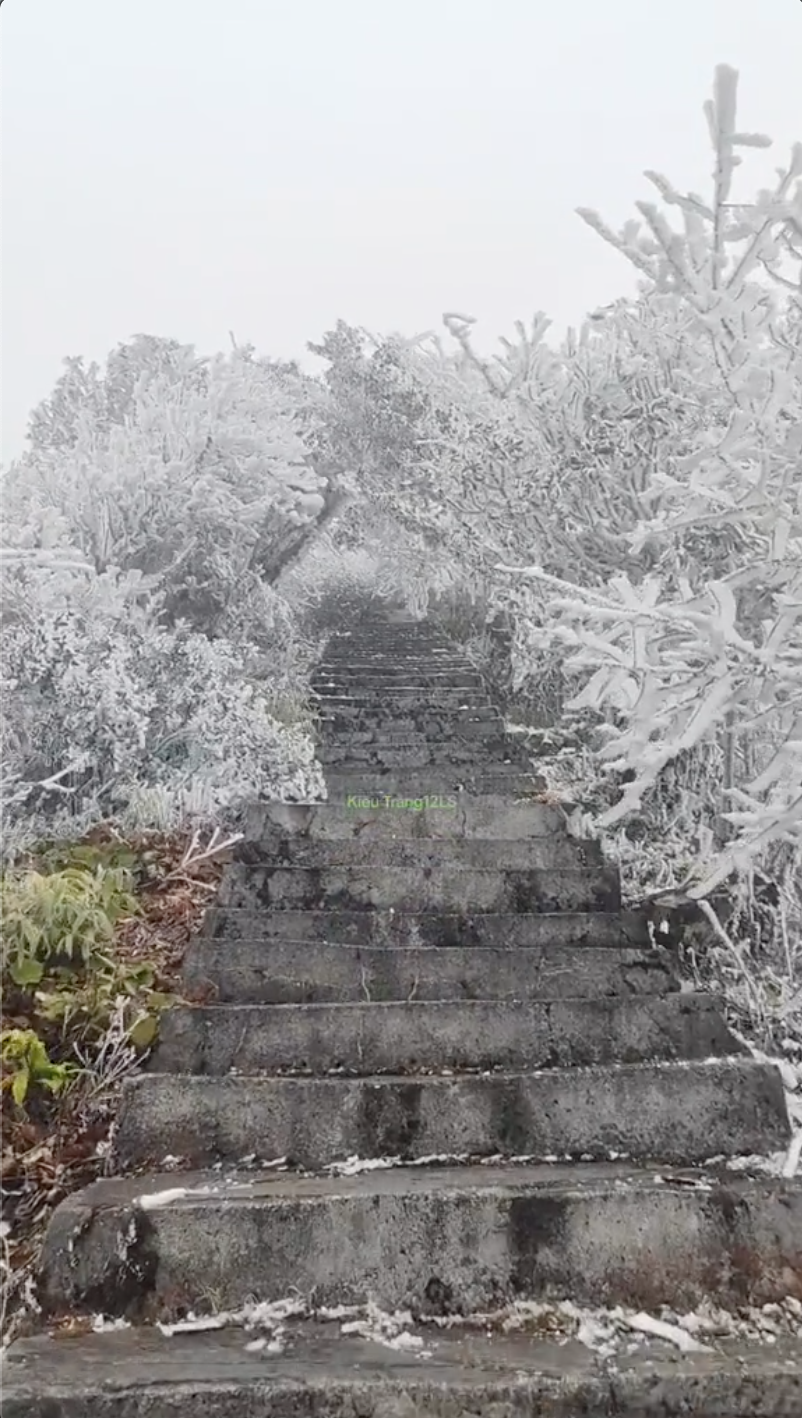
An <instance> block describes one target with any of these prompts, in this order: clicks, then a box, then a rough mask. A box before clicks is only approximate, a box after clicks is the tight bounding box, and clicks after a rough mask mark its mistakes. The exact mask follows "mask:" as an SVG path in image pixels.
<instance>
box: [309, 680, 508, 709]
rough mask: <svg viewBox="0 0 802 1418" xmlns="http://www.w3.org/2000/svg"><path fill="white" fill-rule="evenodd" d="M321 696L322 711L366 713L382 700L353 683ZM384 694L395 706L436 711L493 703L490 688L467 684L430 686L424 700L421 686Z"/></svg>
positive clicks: (488, 706) (375, 707) (376, 706)
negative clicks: (468, 685) (432, 687)
mask: <svg viewBox="0 0 802 1418" xmlns="http://www.w3.org/2000/svg"><path fill="white" fill-rule="evenodd" d="M317 698H318V700H319V706H320V709H321V711H324V710H329V709H330V710H332V711H335V710H336V711H337V712H340V711H342V710H346V709H348V710H350V709H353V710H355V711H357V712H359V713H362V714H365V713H370V712H371V711H374V712H375V710H376V709H377V708H380V707H381V700H380V701H379V702H378V703H377V696H376V694H375V693H374V692H373V691H372V690H370V689H366V690H360V691H359V693H355V692H354V688H353V686H352V685H349V686H348V688H347V689H343V690H342V691H341V692H340V693H335V692H333V691H332V692H331V693H328V692H327V693H325V694H322V695H318V696H317ZM383 698H384V702H386V703H388V704H390V705H391V707H393V708H396V707H397V706H400V707H405V706H413V707H415V708H420V707H421V705H422V704H423V705H425V707H426V709H428V710H431V711H432V712H436V711H438V710H440V709H453V710H459V709H461V708H463V707H464V708H466V709H468V708H490V707H492V703H491V700H490V698H489V696H488V694H487V691H486V690H482V691H481V692H477V691H476V690H474V689H469V690H468V691H467V692H466V690H465V687H464V685H456V686H453V687H450V688H449V687H448V686H446V687H444V688H442V689H431V688H430V689H427V690H426V694H425V698H424V699H423V700H422V699H421V691H420V690H419V689H395V688H394V689H393V690H392V691H386V692H385V694H384V696H383Z"/></svg>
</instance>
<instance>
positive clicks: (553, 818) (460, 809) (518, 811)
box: [236, 793, 567, 861]
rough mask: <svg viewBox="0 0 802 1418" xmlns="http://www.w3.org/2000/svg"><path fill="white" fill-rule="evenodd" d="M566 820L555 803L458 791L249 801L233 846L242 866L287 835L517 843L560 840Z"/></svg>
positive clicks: (313, 838) (317, 838)
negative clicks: (475, 795) (313, 800)
mask: <svg viewBox="0 0 802 1418" xmlns="http://www.w3.org/2000/svg"><path fill="white" fill-rule="evenodd" d="M566 824H567V818H566V815H565V812H564V811H563V809H562V808H561V807H559V806H551V805H549V804H547V803H537V802H522V803H515V802H512V801H511V800H510V799H509V798H507V797H502V796H500V795H499V796H497V797H485V798H469V797H468V796H467V795H465V794H463V793H459V794H458V793H450V794H427V795H426V796H424V797H420V798H415V797H408V796H403V797H400V798H399V797H396V796H391V795H389V794H388V795H387V797H384V796H382V795H379V794H373V795H371V796H369V797H368V796H363V795H362V794H358V793H352V794H351V795H350V796H349V797H347V798H345V800H340V801H334V802H331V801H330V802H327V803H318V804H305V803H255V804H254V805H253V806H252V807H251V808H250V809H249V810H248V812H247V814H246V817H245V823H244V827H243V831H244V834H245V841H244V842H241V843H239V844H238V847H237V850H236V856H237V859H238V860H241V861H260V860H262V859H263V858H262V853H263V852H266V851H272V850H273V847H274V844H275V843H276V842H277V841H279V840H281V839H282V838H287V837H289V836H294V837H302V838H304V839H308V840H309V841H331V840H346V841H347V840H348V839H349V838H353V839H355V840H362V841H368V842H379V841H383V840H390V841H395V840H400V841H417V840H419V839H420V840H427V841H431V840H434V841H438V840H446V841H449V842H455V841H468V840H470V841H497V840H499V839H500V838H505V839H507V840H512V839H515V840H517V841H527V842H529V841H531V840H532V839H535V840H537V839H540V838H545V839H552V838H557V839H561V838H562V837H564V836H565V834H566Z"/></svg>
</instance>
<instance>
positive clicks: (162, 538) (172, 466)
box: [3, 336, 335, 633]
mask: <svg viewBox="0 0 802 1418" xmlns="http://www.w3.org/2000/svg"><path fill="white" fill-rule="evenodd" d="M299 412H300V403H299V400H298V399H297V398H296V397H295V396H294V391H292V390H291V389H289V388H288V385H287V377H286V372H285V373H284V374H283V376H282V372H281V371H277V370H276V369H275V368H274V367H273V366H271V365H270V364H268V363H267V362H264V361H260V360H258V359H256V358H254V356H253V351H252V350H250V349H247V348H246V349H235V350H234V351H233V352H232V354H231V355H229V356H228V357H225V356H222V355H218V356H216V357H214V358H213V359H210V360H207V359H201V358H199V357H198V356H197V355H196V354H195V352H194V350H193V348H192V347H191V346H183V345H179V344H178V343H177V342H176V341H169V340H157V339H153V338H151V337H147V336H139V337H137V339H136V340H134V341H133V342H132V343H131V344H130V345H127V346H121V347H120V348H119V349H118V350H116V351H115V352H114V353H113V354H112V355H111V356H110V357H109V360H108V363H107V368H106V373H105V376H104V377H103V378H101V377H100V375H99V372H98V370H97V368H96V367H95V366H91V367H90V369H89V370H88V371H84V370H83V366H82V365H81V363H80V361H70V362H68V367H67V370H66V372H65V374H64V376H63V377H62V379H61V380H60V381H59V383H58V385H57V386H56V389H55V391H54V394H53V396H52V397H51V399H50V400H47V401H45V403H44V404H42V405H40V407H39V409H37V410H36V412H35V413H34V415H33V417H32V420H31V430H30V435H31V446H30V448H29V450H28V451H27V452H26V453H25V455H24V456H23V457H22V458H21V459H20V460H19V461H18V462H17V463H16V464H13V465H12V467H11V468H10V469H9V470H8V472H7V473H6V475H5V477H4V484H3V494H4V512H5V517H6V522H7V525H8V526H9V527H10V529H11V536H12V537H14V536H16V537H17V538H19V536H20V535H24V537H25V539H26V541H27V543H28V545H30V546H31V547H34V548H38V547H39V546H40V544H41V536H42V534H41V532H40V530H39V529H40V526H41V523H42V519H43V518H46V519H50V520H51V521H52V519H53V517H54V516H55V517H57V518H59V519H60V525H61V527H62V530H63V535H64V538H65V541H67V542H68V543H69V544H70V546H72V547H73V548H75V549H77V550H78V551H80V553H81V554H82V555H83V556H84V557H85V558H86V559H87V560H88V561H89V562H90V563H91V564H92V565H93V566H94V567H95V568H96V570H97V571H98V572H102V571H104V570H106V569H107V568H109V567H118V568H119V569H120V570H122V571H128V570H136V571H140V572H142V574H143V575H145V576H146V577H148V578H155V579H154V583H153V584H158V585H159V587H160V589H162V590H163V591H164V594H165V599H164V612H165V614H166V615H167V616H168V618H170V619H171V620H172V621H177V620H178V619H187V620H189V621H190V622H191V623H192V624H193V625H194V626H195V627H196V628H198V629H201V630H203V631H205V632H207V633H220V631H221V628H225V627H226V626H227V624H230V622H231V619H232V617H231V614H230V612H231V610H232V608H234V610H235V616H236V607H238V606H239V605H241V604H243V603H244V602H245V601H246V600H247V599H248V597H249V596H250V595H252V594H253V593H258V591H259V589H260V588H261V587H264V585H265V584H270V583H271V582H272V581H273V580H275V579H276V577H277V576H278V574H279V572H280V571H281V569H282V567H283V566H284V565H285V564H287V563H288V561H289V560H291V558H292V556H293V555H295V554H297V552H298V551H299V550H300V548H301V547H302V546H303V544H304V542H305V541H306V540H307V539H308V538H309V537H310V536H314V535H315V534H316V532H317V530H318V528H319V526H320V525H321V524H325V523H326V521H327V520H328V517H329V515H330V510H331V504H332V501H333V498H334V492H335V490H334V489H333V488H330V487H329V486H328V485H327V482H326V480H325V479H323V478H321V477H320V476H319V475H318V474H317V473H316V471H315V469H314V467H313V465H312V460H311V456H310V453H309V448H308V446H307V443H306V442H305V441H304V438H303V436H302V432H301V427H300V422H299Z"/></svg>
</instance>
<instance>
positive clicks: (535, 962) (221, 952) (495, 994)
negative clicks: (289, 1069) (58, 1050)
mask: <svg viewBox="0 0 802 1418" xmlns="http://www.w3.org/2000/svg"><path fill="white" fill-rule="evenodd" d="M184 982H185V986H186V987H187V988H192V989H193V990H195V989H197V988H198V987H199V986H200V985H202V984H204V983H205V982H210V983H211V984H213V985H214V988H215V993H214V996H213V1002H214V1003H216V1004H231V1003H237V1002H239V1003H242V1004H325V1003H345V1002H347V1001H352V1002H358V1001H360V1000H363V1001H366V1000H367V1001H370V1000H408V999H418V1000H441V999H452V1000H453V999H486V1000H491V999H496V1000H498V999H541V1000H544V999H577V998H579V997H582V996H584V997H595V996H597V995H626V994H665V993H667V992H668V991H670V990H672V989H678V988H679V986H678V984H677V983H676V981H675V980H674V978H673V976H672V974H671V972H670V970H669V967H668V964H667V963H666V961H665V960H664V959H663V957H662V955H660V954H659V953H658V951H656V950H637V949H627V948H624V949H616V948H615V947H613V948H611V947H609V946H607V947H602V948H594V947H593V946H586V945H581V946H562V945H558V946H545V947H543V948H541V949H540V950H526V951H522V950H515V949H514V948H509V947H506V946H497V947H495V948H492V947H491V948H484V949H483V948H482V947H480V946H479V947H477V946H456V947H455V948H454V949H452V950H442V949H440V948H439V947H437V946H424V947H422V948H415V947H414V946H413V947H409V946H363V945H359V946H354V945H330V944H328V943H327V942H323V941H308V940H280V941H265V940H264V939H262V940H258V939H257V940H239V941H236V942H233V941H231V940H215V939H213V938H212V937H210V936H198V937H196V939H195V940H194V941H193V942H192V944H191V945H190V947H189V951H188V953H187V957H186V961H185V965H184Z"/></svg>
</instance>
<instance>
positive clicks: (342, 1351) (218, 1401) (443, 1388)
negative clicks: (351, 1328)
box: [3, 1312, 802, 1418]
mask: <svg viewBox="0 0 802 1418" xmlns="http://www.w3.org/2000/svg"><path fill="white" fill-rule="evenodd" d="M503 1318H504V1316H501V1317H500V1318H499V1321H498V1322H497V1323H496V1325H494V1326H493V1328H492V1329H491V1328H490V1326H483V1327H481V1328H480V1327H478V1326H476V1325H463V1326H460V1327H457V1328H452V1329H449V1330H444V1329H441V1328H437V1327H436V1326H435V1325H433V1324H432V1323H428V1324H423V1325H419V1326H415V1325H414V1324H413V1325H408V1326H405V1328H404V1333H406V1334H407V1335H408V1336H409V1338H410V1340H411V1343H410V1345H409V1348H407V1347H406V1346H405V1345H402V1344H400V1343H399V1344H398V1345H397V1347H396V1348H393V1347H392V1346H391V1345H390V1344H387V1343H377V1342H376V1340H375V1339H372V1338H366V1337H364V1335H363V1336H360V1335H359V1334H354V1333H342V1332H341V1321H336V1320H335V1321H332V1320H329V1321H328V1322H326V1321H324V1320H323V1319H320V1318H315V1319H292V1318H290V1319H289V1321H287V1322H286V1324H285V1325H282V1326H281V1330H282V1332H283V1335H284V1339H282V1340H280V1341H278V1342H276V1344H275V1345H274V1348H275V1350H276V1351H277V1352H270V1351H269V1350H268V1351H267V1353H268V1361H267V1362H266V1360H265V1349H264V1348H263V1347H262V1346H263V1344H267V1341H268V1340H269V1339H270V1338H271V1336H272V1335H273V1334H274V1333H275V1330H274V1329H271V1328H270V1327H264V1328H260V1327H258V1326H257V1327H256V1328H249V1329H245V1328H242V1327H237V1326H232V1327H230V1328H226V1329H224V1330H218V1331H214V1330H212V1331H208V1332H206V1333H203V1334H191V1333H190V1334H179V1335H177V1336H176V1335H172V1334H171V1335H165V1334H162V1333H161V1332H160V1331H159V1330H158V1329H156V1328H151V1327H139V1328H137V1329H131V1328H128V1329H123V1330H116V1331H107V1332H105V1333H99V1334H83V1335H71V1336H70V1337H69V1338H68V1339H66V1340H65V1338H64V1337H63V1336H58V1335H56V1336H51V1335H36V1336H33V1337H31V1338H29V1339H20V1340H18V1341H17V1342H16V1343H15V1344H14V1345H13V1346H12V1348H11V1349H10V1351H9V1353H8V1355H7V1357H6V1360H5V1365H4V1385H3V1399H4V1402H3V1415H4V1418H167V1416H168V1415H169V1418H198V1415H203V1418H299V1415H301V1414H302V1415H303V1418H357V1415H358V1418H477V1415H478V1414H481V1415H485V1418H535V1415H545V1414H548V1415H549V1418H577V1415H579V1414H589V1415H598V1418H602V1415H603V1414H612V1413H614V1414H616V1415H617V1418H683V1416H684V1418H687V1415H688V1414H693V1415H694V1418H798V1414H799V1413H800V1412H802V1340H800V1339H794V1338H790V1337H789V1338H785V1337H783V1338H781V1339H780V1340H779V1341H778V1342H775V1343H774V1344H773V1345H770V1344H768V1343H767V1342H766V1343H763V1344H761V1343H760V1342H758V1341H757V1340H752V1341H751V1342H750V1341H748V1340H744V1339H737V1340H733V1339H724V1340H719V1341H718V1344H717V1347H716V1348H715V1349H713V1350H712V1352H703V1353H695V1354H694V1353H690V1354H682V1355H680V1354H679V1353H678V1352H677V1350H676V1349H674V1348H673V1347H672V1346H671V1345H668V1344H666V1343H665V1342H664V1341H657V1340H650V1341H646V1340H644V1341H643V1342H641V1343H639V1344H638V1345H637V1346H634V1345H633V1343H632V1341H631V1340H630V1342H629V1344H628V1345H627V1346H626V1353H625V1358H624V1363H623V1364H622V1363H621V1362H620V1357H619V1356H616V1357H612V1356H608V1357H606V1358H602V1357H601V1356H600V1355H599V1354H598V1353H597V1352H596V1351H595V1350H594V1349H592V1348H588V1347H585V1346H584V1345H583V1344H580V1343H579V1342H578V1341H577V1340H573V1339H570V1338H568V1339H565V1338H561V1337H560V1336H559V1330H558V1331H557V1334H556V1335H553V1336H551V1337H548V1338H542V1337H539V1336H538V1335H537V1334H536V1333H531V1332H527V1331H526V1330H523V1331H519V1332H514V1331H513V1332H512V1333H510V1334H505V1333H504V1332H503V1330H502V1328H501V1321H502V1319H503ZM559 1320H560V1314H559V1312H555V1314H554V1323H555V1326H557V1325H558V1324H559ZM547 1324H548V1315H547V1316H544V1324H543V1330H544V1332H547ZM285 1342H286V1351H285V1352H282V1351H283V1349H284V1343H285ZM254 1345H256V1349H254ZM415 1345H418V1346H419V1347H418V1348H415V1347H413V1346H415ZM623 1347H624V1346H623V1345H622V1349H623ZM410 1351H411V1352H410ZM111 1376H113V1378H112V1377H111ZM723 1395H726V1398H725V1400H724V1401H725V1402H726V1408H722V1396H723Z"/></svg>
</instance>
